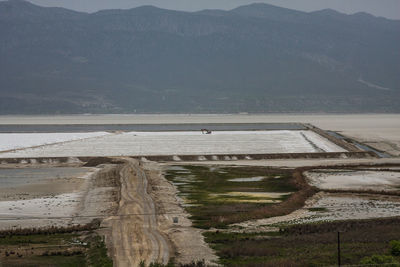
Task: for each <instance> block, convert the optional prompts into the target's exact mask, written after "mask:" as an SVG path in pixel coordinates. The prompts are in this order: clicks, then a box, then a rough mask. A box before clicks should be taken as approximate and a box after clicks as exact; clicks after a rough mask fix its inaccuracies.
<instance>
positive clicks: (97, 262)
mask: <svg viewBox="0 0 400 267" xmlns="http://www.w3.org/2000/svg"><path fill="white" fill-rule="evenodd" d="M0 263H1V264H2V265H3V266H10V267H13V266H27V267H30V266H32V267H33V266H35V267H36V266H39V267H40V266H46V267H48V266H57V267H58V266H60V267H79V266H82V267H83V266H99V267H111V266H112V260H111V259H110V258H108V256H107V249H106V246H105V244H104V242H103V240H102V239H101V237H99V236H98V235H97V234H96V233H94V232H92V231H84V232H74V233H55V234H30V235H6V236H2V237H0ZM1 264H0V265H1Z"/></svg>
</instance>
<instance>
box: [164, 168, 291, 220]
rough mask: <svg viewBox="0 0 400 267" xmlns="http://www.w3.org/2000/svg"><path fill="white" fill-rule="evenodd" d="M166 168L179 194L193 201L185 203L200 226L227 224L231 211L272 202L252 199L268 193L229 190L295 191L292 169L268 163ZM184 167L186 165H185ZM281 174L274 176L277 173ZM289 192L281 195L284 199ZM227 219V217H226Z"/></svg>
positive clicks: (245, 209)
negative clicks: (251, 178) (243, 180)
mask: <svg viewBox="0 0 400 267" xmlns="http://www.w3.org/2000/svg"><path fill="white" fill-rule="evenodd" d="M174 167H179V169H176V168H170V169H169V170H167V171H166V173H165V177H166V178H167V179H168V180H169V181H171V182H173V183H175V184H176V185H177V187H178V189H179V191H180V193H179V195H180V196H181V197H182V198H184V199H185V200H186V202H187V203H188V204H190V205H188V206H187V207H186V209H187V211H188V212H189V213H190V214H192V218H191V219H192V220H194V225H195V226H197V227H200V228H209V227H219V228H224V227H226V225H227V224H228V223H231V222H232V220H231V219H230V217H231V216H232V215H235V216H237V215H238V214H243V216H242V219H235V220H236V221H238V220H244V219H245V218H246V214H248V213H249V212H252V211H254V210H257V209H260V208H263V207H267V206H271V205H273V204H271V203H253V202H251V201H252V200H261V201H262V200H268V199H270V198H268V197H259V196H257V197H255V196H230V195H226V194H227V193H229V192H276V193H286V192H295V191H297V190H298V189H297V188H296V186H295V185H293V184H292V183H291V179H292V175H291V171H287V170H278V169H272V168H265V167H218V168H216V167H212V168H211V167H207V166H174ZM182 168H183V169H182ZM259 176H262V177H265V179H263V180H262V181H253V182H248V181H246V182H233V181H229V180H230V179H234V178H250V177H259ZM277 176H278V177H279V178H275V177H277ZM288 197H289V196H288V195H285V196H282V197H280V198H278V200H281V201H284V200H286V199H287V198H288ZM225 219H226V220H225Z"/></svg>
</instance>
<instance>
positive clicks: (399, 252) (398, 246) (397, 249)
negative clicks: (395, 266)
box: [390, 240, 400, 256]
mask: <svg viewBox="0 0 400 267" xmlns="http://www.w3.org/2000/svg"><path fill="white" fill-rule="evenodd" d="M390 253H391V254H392V255H393V256H400V240H393V241H391V242H390Z"/></svg>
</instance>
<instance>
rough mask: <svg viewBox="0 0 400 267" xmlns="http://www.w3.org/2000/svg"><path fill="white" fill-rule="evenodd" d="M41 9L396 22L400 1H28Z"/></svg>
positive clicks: (399, 11) (399, 17)
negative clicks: (258, 5)
mask: <svg viewBox="0 0 400 267" xmlns="http://www.w3.org/2000/svg"><path fill="white" fill-rule="evenodd" d="M29 1H30V2H32V3H36V4H39V5H42V6H62V7H66V8H69V9H74V10H79V11H86V12H94V11H97V10H100V9H110V8H122V9H125V8H132V7H137V6H142V5H154V6H158V7H162V8H168V9H176V10H186V11H196V10H201V9H232V8H235V7H237V6H240V5H245V4H249V3H254V2H264V3H270V4H273V5H277V6H282V7H287V8H292V9H298V10H303V11H314V10H320V9H324V8H332V9H335V10H338V11H340V12H344V13H356V12H360V11H364V12H367V13H371V14H373V15H375V16H383V17H387V18H394V19H400V0H29Z"/></svg>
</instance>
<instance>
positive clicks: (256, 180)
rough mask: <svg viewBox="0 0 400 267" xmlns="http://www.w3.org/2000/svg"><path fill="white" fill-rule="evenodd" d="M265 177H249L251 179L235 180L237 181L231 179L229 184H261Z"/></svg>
mask: <svg viewBox="0 0 400 267" xmlns="http://www.w3.org/2000/svg"><path fill="white" fill-rule="evenodd" d="M265 178H267V177H265V176H258V177H249V178H235V179H229V180H228V181H229V182H260V181H262V180H264V179H265Z"/></svg>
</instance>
